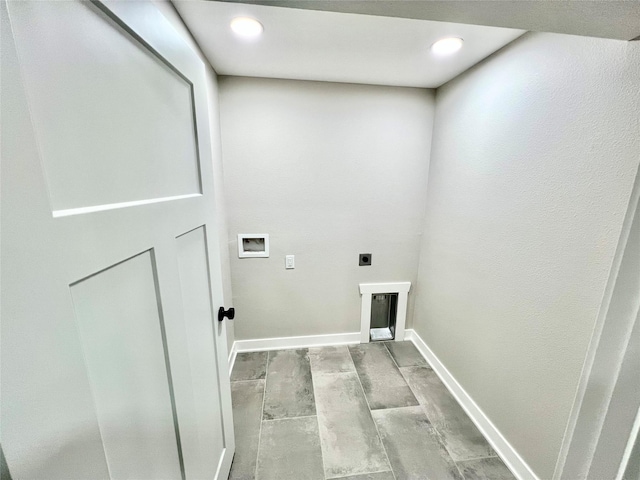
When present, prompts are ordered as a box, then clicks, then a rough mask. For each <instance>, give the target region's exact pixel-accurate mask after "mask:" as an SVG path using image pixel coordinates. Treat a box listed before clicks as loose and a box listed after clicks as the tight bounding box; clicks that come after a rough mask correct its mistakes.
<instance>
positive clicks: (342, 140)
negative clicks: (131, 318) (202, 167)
mask: <svg viewBox="0 0 640 480" xmlns="http://www.w3.org/2000/svg"><path fill="white" fill-rule="evenodd" d="M220 106H221V119H222V123H221V125H222V144H223V154H224V155H223V158H224V175H225V190H226V195H227V205H228V216H229V251H230V255H231V272H232V286H233V294H234V305H235V306H236V308H237V311H238V318H237V321H236V325H235V327H236V336H237V338H238V339H249V338H269V337H284V336H296V335H315V334H330V333H342V332H355V331H359V330H360V294H359V291H358V283H360V282H386V281H403V280H409V281H415V277H416V273H417V266H418V249H419V242H420V231H421V228H422V224H423V220H424V208H425V200H426V192H425V188H424V187H425V185H426V181H427V169H428V158H429V151H430V143H431V130H432V117H433V92H432V91H429V90H424V89H411V88H397V87H374V86H362V85H348V84H332V83H319V82H300V81H285V80H266V79H252V78H237V77H221V78H220ZM238 233H269V234H270V241H271V257H270V258H257V259H256V258H253V259H239V258H238V256H237V249H236V235H237V234H238ZM358 253H373V265H372V266H370V267H359V266H358ZM285 254H295V255H296V268H295V270H285V268H284V255H285ZM410 298H411V297H410Z"/></svg>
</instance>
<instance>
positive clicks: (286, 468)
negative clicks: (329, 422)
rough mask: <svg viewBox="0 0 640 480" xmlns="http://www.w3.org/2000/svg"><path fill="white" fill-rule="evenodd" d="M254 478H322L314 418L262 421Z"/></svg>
mask: <svg viewBox="0 0 640 480" xmlns="http://www.w3.org/2000/svg"><path fill="white" fill-rule="evenodd" d="M256 478H257V480H285V479H296V480H323V479H324V472H323V469H322V453H321V450H320V437H319V436H318V421H317V419H316V417H304V418H286V419H282V420H271V421H263V422H262V434H261V435H260V451H259V453H258V469H257V475H256Z"/></svg>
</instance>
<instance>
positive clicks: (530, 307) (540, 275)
mask: <svg viewBox="0 0 640 480" xmlns="http://www.w3.org/2000/svg"><path fill="white" fill-rule="evenodd" d="M638 49H640V44H638V43H637V42H633V43H627V42H623V41H616V40H601V39H591V38H584V37H576V36H565V35H556V34H527V35H525V36H524V37H522V38H521V39H519V40H516V41H515V42H514V43H513V44H511V45H509V46H507V47H506V48H505V49H503V50H502V51H500V52H498V53H497V54H496V55H494V56H493V57H491V58H490V59H488V60H487V61H485V62H483V63H481V64H480V65H478V66H477V67H475V68H473V69H472V70H470V71H468V72H467V73H465V74H463V75H461V76H460V77H458V78H457V79H455V80H453V81H452V82H450V83H449V84H447V85H446V86H444V87H442V88H440V89H438V92H437V106H436V123H435V127H434V133H433V138H434V146H433V150H432V156H431V167H430V172H429V183H428V189H427V190H428V198H427V213H426V223H425V232H424V237H423V240H422V246H421V260H420V270H419V275H418V288H417V293H416V297H417V301H416V306H415V314H414V318H415V320H414V326H415V329H416V330H417V332H418V333H419V334H420V336H421V337H422V338H423V339H424V340H425V341H426V342H427V344H428V345H429V346H430V348H431V349H432V350H433V351H434V352H435V354H436V355H437V356H438V357H439V358H440V359H441V360H442V361H443V363H444V364H445V365H446V367H447V368H448V369H449V370H450V371H451V373H452V374H453V375H454V376H455V377H456V379H457V380H458V381H459V382H460V384H461V385H462V386H463V387H464V388H465V390H466V391H467V392H468V393H469V394H470V395H471V396H472V397H473V399H474V400H475V401H476V403H477V404H478V405H479V406H480V408H481V409H482V410H483V411H484V412H485V413H486V414H487V415H488V416H489V418H490V419H491V421H492V422H493V423H494V424H495V425H496V427H497V428H498V429H499V430H500V431H501V432H502V433H503V434H504V436H505V437H506V438H507V440H508V441H509V442H510V443H511V444H512V445H513V446H514V447H515V448H516V449H517V450H518V452H519V453H520V454H521V455H522V457H523V458H524V459H525V460H526V461H527V462H528V463H529V465H530V466H531V467H532V468H533V470H534V471H535V472H536V473H537V474H538V475H539V476H540V478H543V479H548V478H550V477H551V475H552V473H553V469H554V465H555V462H556V457H557V455H558V451H559V448H560V444H561V441H562V437H563V433H564V429H565V426H566V423H567V419H568V416H569V411H570V408H571V405H572V401H573V398H574V394H575V391H576V386H577V384H578V379H579V375H580V370H581V367H582V363H583V360H584V357H585V352H586V349H587V345H588V342H589V338H590V335H591V332H592V328H593V325H594V321H595V319H596V315H597V312H598V308H599V305H600V301H601V299H602V294H603V291H604V287H605V284H606V281H607V276H608V273H609V269H610V267H611V262H612V258H613V255H614V252H615V248H616V244H617V241H618V237H619V234H620V229H621V226H622V220H623V218H624V214H625V211H626V208H627V204H628V201H629V195H630V192H631V188H632V184H633V180H634V176H635V173H636V171H637V169H638V162H639V159H640V145H639V138H640V129H639V123H638V121H639V120H638V111H639V107H640V88H639V84H638V81H639V78H640V72H639V65H640V62H638V58H639V56H638V52H639V50H638Z"/></svg>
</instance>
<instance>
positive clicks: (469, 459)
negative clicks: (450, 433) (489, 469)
mask: <svg viewBox="0 0 640 480" xmlns="http://www.w3.org/2000/svg"><path fill="white" fill-rule="evenodd" d="M488 458H497V459H498V460H500V461H502V459H501V458H500V457H499V456H498V455H497V454H496V455H487V456H486V457H473V458H465V459H463V460H453V459H452V460H453V462H454V463H456V464H457V463H464V462H474V461H476V460H487V459H488ZM505 466H506V465H505ZM460 473H462V472H460Z"/></svg>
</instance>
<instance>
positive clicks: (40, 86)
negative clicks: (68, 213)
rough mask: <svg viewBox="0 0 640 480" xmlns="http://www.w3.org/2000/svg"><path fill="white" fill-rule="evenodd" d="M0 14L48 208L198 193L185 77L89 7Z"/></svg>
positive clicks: (25, 6)
mask: <svg viewBox="0 0 640 480" xmlns="http://www.w3.org/2000/svg"><path fill="white" fill-rule="evenodd" d="M9 9H10V12H11V13H12V19H13V20H14V21H13V29H14V32H15V36H16V44H17V47H18V54H19V57H20V62H21V68H22V70H23V72H24V82H25V87H26V90H27V96H28V97H29V100H30V106H31V118H32V121H33V124H34V129H35V133H36V137H37V139H38V144H39V147H40V153H41V160H42V162H43V164H44V170H45V173H46V180H47V184H48V187H49V193H50V197H51V204H52V208H53V210H54V212H58V211H61V210H62V211H64V210H69V209H76V208H82V207H91V206H98V205H109V204H118V203H123V202H131V201H136V200H147V199H156V198H164V197H173V196H179V195H187V194H194V193H201V188H200V172H199V167H198V154H197V144H196V135H195V125H194V109H193V95H192V88H191V83H190V82H189V81H188V80H187V79H186V78H184V77H183V76H182V75H181V74H179V73H178V72H176V71H175V70H174V69H173V68H172V67H171V66H170V65H169V64H167V62H166V61H165V60H164V59H161V58H160V57H159V56H158V54H157V53H156V52H155V51H153V50H150V48H149V47H148V46H147V45H144V44H143V43H141V42H140V41H138V40H137V39H135V38H134V37H133V36H132V35H131V34H129V33H128V32H126V31H125V30H124V29H123V28H121V27H120V26H119V25H118V24H117V23H116V22H115V21H114V20H113V19H111V18H109V17H108V16H107V15H106V14H105V13H104V12H102V11H101V10H99V9H98V8H97V7H96V6H93V5H92V4H91V3H89V2H10V4H9ZM62 25H64V26H65V28H60V27H61V26H62Z"/></svg>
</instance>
